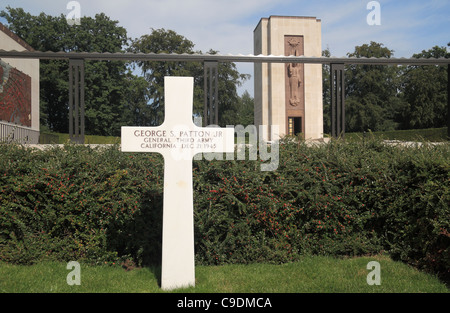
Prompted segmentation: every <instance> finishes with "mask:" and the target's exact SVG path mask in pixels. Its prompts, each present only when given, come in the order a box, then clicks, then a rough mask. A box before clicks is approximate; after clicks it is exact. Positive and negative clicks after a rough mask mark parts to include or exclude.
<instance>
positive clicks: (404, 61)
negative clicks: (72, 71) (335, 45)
mask: <svg viewBox="0 0 450 313" xmlns="http://www.w3.org/2000/svg"><path fill="white" fill-rule="evenodd" d="M0 58H19V59H40V60H70V62H72V63H74V62H75V61H77V62H82V61H86V60H97V61H102V60H104V61H161V62H171V61H172V62H173V61H175V62H202V63H204V64H205V65H206V64H212V63H217V62H236V63H237V62H247V63H304V64H327V65H331V67H335V68H336V66H339V67H342V68H343V66H344V65H350V64H354V65H392V66H395V65H413V66H414V65H415V66H419V65H440V66H447V67H448V76H449V79H448V83H447V86H448V87H447V89H448V94H450V58H365V57H361V58H356V57H347V58H338V57H307V56H274V55H252V54H250V55H242V54H239V55H232V54H228V55H221V54H195V53H193V54H174V53H171V54H168V53H129V52H117V53H109V52H104V53H100V52H63V51H61V52H52V51H47V52H42V51H5V50H0ZM342 72H343V70H342ZM205 73H206V72H205ZM332 75H333V74H332ZM341 75H343V74H341ZM206 79H207V75H206V74H205V81H206ZM210 79H212V77H210ZM331 81H332V82H334V80H333V79H332V80H331ZM336 82H337V83H338V84H335V86H331V88H335V89H336V92H338V91H342V92H343V90H344V85H343V82H344V79H337V80H336ZM72 87H73V86H72ZM75 87H76V84H75ZM78 89H84V84H81V86H78ZM76 91H80V90H76ZM205 92H206V90H205ZM333 95H334V94H333ZM333 95H332V96H333ZM210 98H212V97H209V98H208V99H206V98H205V110H206V111H207V112H211V113H212V112H213V109H214V110H217V107H214V101H211V99H210ZM335 98H336V105H335V106H336V113H337V114H334V115H333V114H332V117H333V118H332V120H331V124H332V125H331V126H332V129H335V128H336V132H335V134H333V137H338V136H343V135H344V133H345V128H344V127H342V128H340V126H339V125H340V124H341V125H342V126H343V125H345V115H344V112H345V111H344V110H345V96H344V95H343V93H342V94H341V96H340V97H335ZM207 100H209V101H207ZM332 100H333V99H332ZM337 100H339V101H337ZM332 102H333V101H332ZM80 105H81V107H82V108H84V102H83V101H81V103H80V104H79V106H80ZM75 106H76V108H78V106H77V105H76V104H75ZM447 107H448V112H449V113H448V115H449V116H448V118H447V127H448V135H449V137H450V96H448V105H447ZM332 109H334V108H332ZM333 112H334V111H333ZM333 112H332V113H333ZM339 112H342V114H340V113H339ZM212 115H213V114H211V116H212ZM341 120H342V121H341ZM70 122H71V123H72V122H73V121H72V120H71V121H70ZM83 122H84V117H81V123H83ZM81 128H82V129H84V126H81ZM70 135H71V136H73V135H74V133H73V131H71V132H70Z"/></svg>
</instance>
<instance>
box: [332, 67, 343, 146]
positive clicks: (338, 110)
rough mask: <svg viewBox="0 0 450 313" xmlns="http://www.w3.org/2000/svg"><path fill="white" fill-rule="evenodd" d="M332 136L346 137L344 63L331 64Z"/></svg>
mask: <svg viewBox="0 0 450 313" xmlns="http://www.w3.org/2000/svg"><path fill="white" fill-rule="evenodd" d="M330 76H331V77H330V85H331V86H330V89H331V136H332V137H333V138H338V137H339V136H340V137H342V138H344V136H345V83H344V80H345V76H344V64H343V63H331V64H330Z"/></svg>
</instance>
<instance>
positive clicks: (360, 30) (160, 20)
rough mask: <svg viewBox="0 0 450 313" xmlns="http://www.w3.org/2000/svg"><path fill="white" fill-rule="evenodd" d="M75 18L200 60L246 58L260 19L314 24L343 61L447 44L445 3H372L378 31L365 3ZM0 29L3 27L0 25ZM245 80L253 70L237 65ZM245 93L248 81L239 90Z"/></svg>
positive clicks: (213, 2)
mask: <svg viewBox="0 0 450 313" xmlns="http://www.w3.org/2000/svg"><path fill="white" fill-rule="evenodd" d="M78 2H79V3H80V8H81V15H82V16H94V15H95V14H96V13H100V12H104V13H105V14H106V15H108V16H109V17H110V18H111V19H113V20H118V21H119V24H120V25H121V26H123V27H124V28H126V29H127V31H128V36H129V37H132V38H137V37H139V36H141V35H144V34H148V33H149V32H150V29H151V28H166V29H172V30H174V31H176V32H177V33H179V34H181V35H183V36H185V37H186V38H188V39H189V40H191V41H192V42H193V43H194V44H195V49H196V50H201V51H203V52H205V51H207V50H209V49H214V50H218V51H219V52H220V53H222V54H227V53H231V54H252V53H253V30H254V28H255V27H256V25H257V24H258V22H259V20H260V19H261V18H262V17H269V16H271V15H289V16H314V17H317V18H318V19H321V20H322V49H325V48H327V47H328V48H329V49H330V51H331V54H332V55H333V56H337V57H342V56H346V54H347V53H348V52H352V51H354V48H355V46H357V45H362V44H364V43H370V41H376V42H380V43H383V44H384V45H385V46H386V47H388V48H389V49H391V50H394V56H395V57H407V58H409V57H411V56H412V54H414V53H418V52H421V51H422V50H427V49H430V48H431V47H433V46H435V45H438V46H446V45H447V43H448V42H450V0H379V1H378V3H379V4H380V15H381V25H373V26H371V25H368V23H367V15H368V14H369V13H370V12H371V10H368V9H367V4H368V3H369V2H370V0H344V1H335V0H315V1H312V0H128V1H126V0H125V1H119V0H78ZM68 3H69V1H68V0H67V1H66V0H38V1H36V0H2V1H1V4H0V10H4V9H5V8H6V6H8V5H9V6H11V7H14V8H17V7H21V8H23V9H24V10H25V11H27V12H30V13H31V14H39V13H41V12H44V13H46V14H49V15H60V14H64V15H67V14H68V13H69V11H70V10H68V9H67V8H66V6H67V4H68ZM0 22H3V23H4V22H5V21H4V20H2V19H0ZM238 69H239V70H240V71H241V72H242V73H248V74H253V64H248V63H244V64H238ZM241 89H242V90H244V89H247V90H249V91H250V93H252V92H253V81H252V80H251V81H249V82H247V83H246V84H245V85H244V86H243V87H242V88H241Z"/></svg>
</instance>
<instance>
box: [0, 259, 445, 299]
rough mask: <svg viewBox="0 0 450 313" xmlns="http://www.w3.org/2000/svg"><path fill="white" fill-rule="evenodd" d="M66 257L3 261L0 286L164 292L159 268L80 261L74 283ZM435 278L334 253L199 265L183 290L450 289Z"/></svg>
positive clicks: (14, 289) (22, 289) (55, 290)
mask: <svg viewBox="0 0 450 313" xmlns="http://www.w3.org/2000/svg"><path fill="white" fill-rule="evenodd" d="M370 261H377V262H379V264H380V278H381V281H380V285H368V284H367V280H366V279H367V275H368V274H369V273H370V272H371V271H372V269H367V268H366V267H367V263H368V262H370ZM66 265H67V264H65V263H54V262H44V263H40V264H36V265H32V266H19V265H8V264H5V263H0V292H3V293H4V292H6V293H76V292H83V293H160V292H162V290H161V289H160V287H159V285H158V277H159V270H158V269H154V268H153V269H152V268H138V269H133V270H130V271H125V270H124V269H122V268H121V267H120V266H88V265H84V264H82V263H81V272H80V273H81V284H80V285H73V286H70V285H68V284H67V282H66V277H67V276H68V274H69V273H70V272H71V270H72V269H69V270H68V269H66ZM449 291H450V290H449V289H448V288H447V287H446V286H445V285H444V284H443V283H441V282H440V281H439V280H438V279H437V278H435V277H433V276H430V275H427V274H425V273H422V272H419V271H417V270H416V269H414V268H411V267H409V266H407V265H405V264H402V263H399V262H394V261H392V260H391V259H389V258H388V257H387V256H373V257H358V258H346V259H336V258H331V257H318V256H314V257H304V258H303V259H302V260H301V261H300V262H295V263H289V264H282V265H270V264H252V265H225V266H197V267H196V287H195V288H192V287H191V288H186V289H178V290H175V291H174V292H183V293H335V292H336V293H337V292H339V293H449Z"/></svg>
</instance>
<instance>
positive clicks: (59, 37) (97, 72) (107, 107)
mask: <svg viewBox="0 0 450 313" xmlns="http://www.w3.org/2000/svg"><path fill="white" fill-rule="evenodd" d="M0 16H2V17H4V18H5V19H6V20H7V22H8V26H9V28H10V29H11V30H12V31H13V32H14V33H16V34H17V35H18V36H19V37H21V38H22V39H24V40H25V41H26V42H27V43H28V44H30V45H31V46H32V47H33V48H34V49H35V50H39V51H53V52H59V51H64V52H111V53H114V52H120V51H122V47H123V45H125V44H126V43H127V32H126V30H125V28H123V27H121V26H119V25H118V21H113V20H111V19H110V18H109V17H107V16H106V15H105V14H104V13H101V14H96V15H95V17H94V18H92V17H82V18H81V23H80V25H74V26H70V25H69V24H68V23H67V21H66V18H65V16H64V15H61V16H59V17H55V16H50V15H46V14H45V13H41V14H39V15H38V16H33V15H31V14H30V13H27V12H25V11H24V10H23V9H21V8H19V9H14V8H11V7H7V9H6V11H2V12H1V13H0ZM40 68H41V69H40V82H41V84H40V94H41V112H42V114H41V124H42V125H43V126H44V129H45V128H49V129H50V130H53V131H57V132H63V133H67V132H68V111H69V108H68V77H69V75H68V61H66V60H64V61H61V60H41V62H40ZM127 72H128V70H127V66H126V64H125V62H122V61H87V62H85V85H86V88H85V102H86V133H87V134H98V135H118V134H119V132H120V128H119V125H120V124H122V123H125V122H126V121H123V120H122V119H121V117H123V116H124V110H125V108H126V106H125V103H124V102H123V93H124V90H123V86H124V85H126V84H125V80H126V75H127ZM128 75H129V74H128Z"/></svg>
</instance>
